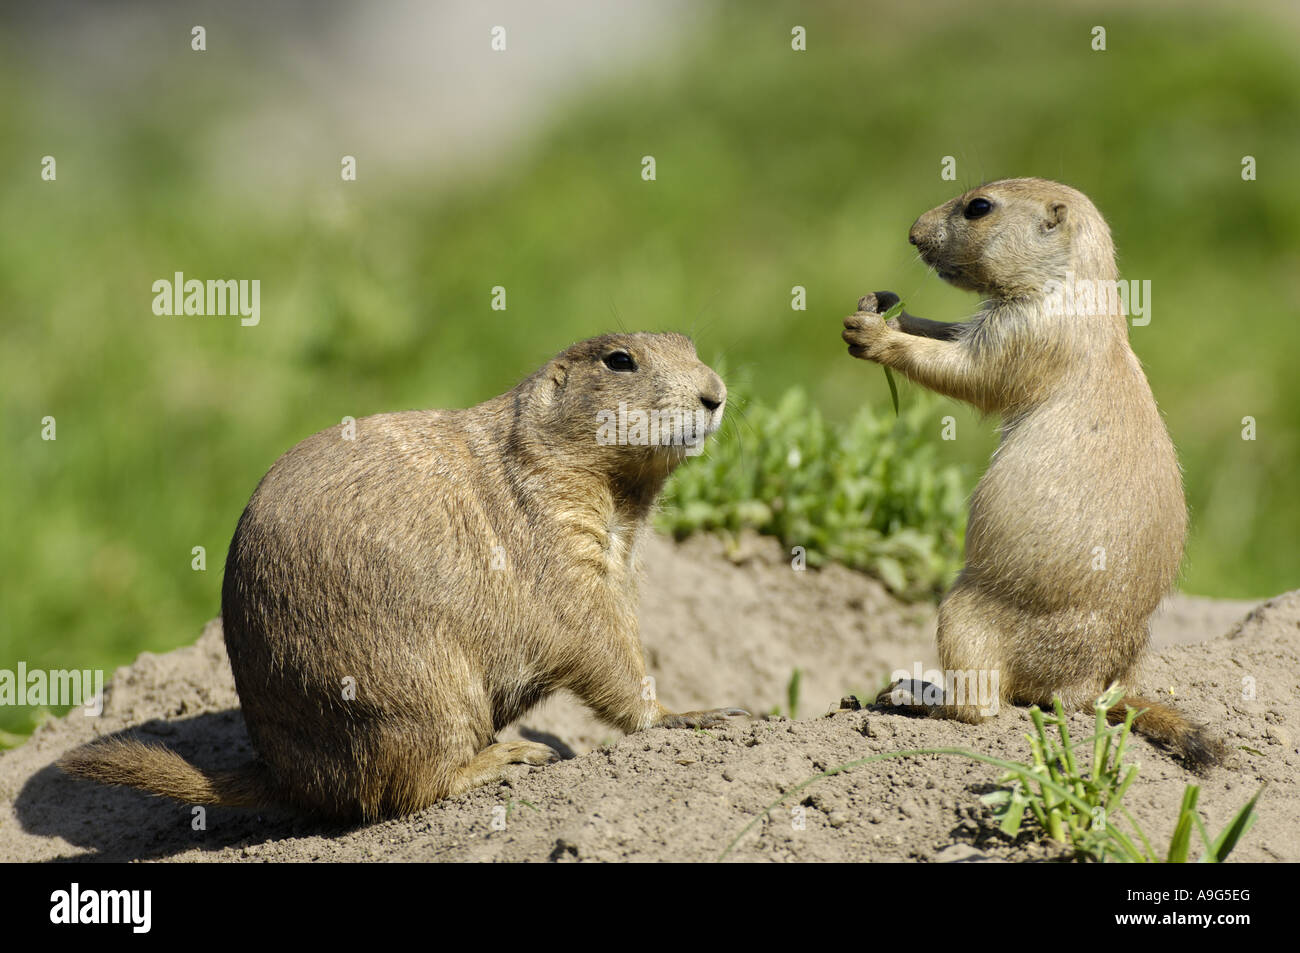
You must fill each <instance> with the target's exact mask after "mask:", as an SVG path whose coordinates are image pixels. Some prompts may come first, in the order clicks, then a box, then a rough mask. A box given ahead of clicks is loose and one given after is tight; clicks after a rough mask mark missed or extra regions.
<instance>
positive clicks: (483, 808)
mask: <svg viewBox="0 0 1300 953" xmlns="http://www.w3.org/2000/svg"><path fill="white" fill-rule="evenodd" d="M647 563H648V567H647V577H646V580H645V585H644V589H643V593H642V619H643V638H644V642H645V646H646V654H647V662H648V664H649V667H650V670H651V672H652V673H653V674H654V675H655V676H656V678H657V680H658V690H659V693H660V697H661V698H663V699H664V702H665V704H668V705H669V706H671V707H675V708H678V709H688V708H697V707H717V706H723V705H740V706H742V707H745V708H747V709H749V710H750V711H751V712H754V713H755V714H756V715H766V714H767V713H770V712H772V711H774V710H776V709H781V710H782V711H784V709H785V707H786V702H785V699H786V686H787V684H788V682H789V680H790V675H791V672H792V671H793V670H794V669H795V668H796V667H797V668H799V669H800V670H801V672H802V677H801V690H800V705H799V709H798V711H797V712H796V719H797V720H794V721H791V720H789V719H788V718H785V717H779V716H778V717H774V718H770V719H767V720H763V719H756V720H754V721H749V722H742V723H738V724H735V725H732V726H728V727H725V728H721V729H714V730H710V731H708V732H690V731H669V730H664V729H658V730H654V731H647V732H644V733H642V734H638V735H631V736H627V737H622V738H620V737H618V736H617V733H616V732H613V731H611V730H610V729H607V728H605V727H603V726H601V725H599V724H598V723H596V722H595V721H594V720H593V719H591V718H590V717H589V716H588V715H587V714H586V713H585V712H584V711H583V710H582V709H581V707H580V706H579V705H577V704H576V703H574V702H573V701H572V700H571V699H567V698H556V699H553V700H552V701H551V702H548V703H547V704H546V705H544V706H542V707H541V708H539V709H537V710H536V711H534V712H533V713H532V714H531V715H530V716H529V717H528V718H527V719H526V720H525V721H524V722H522V723H521V724H519V725H516V726H515V727H514V728H512V729H511V732H510V733H511V734H522V735H525V736H529V737H541V738H543V739H544V740H551V741H552V743H554V744H556V745H557V747H560V748H561V749H562V750H567V752H569V753H571V754H573V757H572V758H570V759H568V760H565V761H563V762H561V763H559V764H556V765H552V766H549V767H546V768H528V767H522V766H521V767H519V768H516V769H512V773H511V775H510V777H509V778H507V779H506V780H505V781H504V782H502V783H501V784H499V785H494V786H491V787H487V788H483V789H480V790H478V791H474V792H471V793H469V794H467V795H465V796H462V797H460V798H456V799H452V800H449V801H445V802H442V803H440V804H438V805H435V806H434V807H432V808H430V809H428V810H426V811H424V812H422V813H420V814H418V815H415V816H413V817H409V818H405V819H402V820H395V821H387V822H383V823H378V824H372V825H369V826H365V827H360V828H352V829H343V828H337V827H322V826H321V825H319V824H317V823H314V822H310V821H306V820H302V819H298V818H294V817H292V816H289V815H284V814H279V813H275V812H269V813H264V814H259V813H256V812H246V811H235V810H223V809H211V810H209V811H208V812H207V828H206V830H200V831H196V830H193V829H192V824H191V809H190V808H188V807H185V806H182V805H178V804H175V803H172V802H169V801H165V800H161V799H157V798H152V797H149V796H146V795H142V794H138V793H135V792H132V791H124V790H114V789H109V788H104V787H100V786H97V785H94V784H90V783H86V782H80V781H73V780H71V779H69V778H66V777H64V776H63V775H62V774H61V773H60V772H58V770H57V769H55V768H54V767H53V762H54V760H55V759H56V758H57V757H58V756H59V755H60V754H61V753H63V752H64V751H66V750H68V749H69V748H71V747H73V746H74V745H76V744H79V743H81V742H82V741H85V740H89V739H90V738H93V737H95V736H96V735H101V734H107V733H112V732H117V731H120V730H123V729H127V728H131V729H134V730H136V731H137V732H138V733H139V734H140V735H141V736H142V737H144V738H146V739H154V740H158V741H161V742H163V743H165V744H168V745H170V746H172V747H174V748H176V749H177V750H178V751H180V752H181V753H182V754H184V755H185V756H186V757H188V758H190V759H192V760H193V761H195V762H196V763H198V764H200V765H202V766H203V767H205V768H223V767H229V766H233V765H234V764H236V763H238V762H239V761H242V760H244V759H246V758H247V757H249V756H250V754H251V750H250V748H249V744H248V739H247V735H246V734H245V732H244V727H243V722H242V720H241V718H240V715H239V712H238V708H237V704H238V702H237V698H236V695H235V691H234V683H233V681H232V679H231V675H230V669H229V665H228V663H227V661H226V657H225V652H224V648H223V645H222V640H221V629H220V622H219V621H214V622H212V623H210V624H209V625H208V626H207V628H206V629H205V630H204V632H203V635H202V637H201V638H200V639H199V641H198V642H197V644H195V645H193V646H190V647H187V648H183V649H178V650H176V651H174V652H170V653H167V654H166V655H152V654H148V653H146V654H144V655H141V656H140V658H139V659H137V660H136V662H135V663H134V664H132V665H130V666H127V667H124V668H122V669H119V670H118V672H117V673H116V674H115V675H114V676H113V679H112V682H111V685H110V688H109V691H108V698H107V703H106V709H105V713H104V715H103V716H102V717H101V718H98V719H92V718H87V717H85V716H84V715H83V714H82V713H80V712H78V711H74V712H73V713H72V714H71V715H69V716H68V717H67V718H64V719H59V720H54V721H51V722H49V723H47V724H46V725H44V726H43V727H42V728H41V729H40V730H39V731H38V732H37V733H36V734H35V735H34V736H33V737H32V739H31V740H30V741H29V742H28V743H27V744H25V745H23V746H22V747H20V748H17V749H14V750H12V751H7V752H0V798H3V802H4V803H3V806H2V807H0V860H25V861H36V860H55V859H76V860H114V861H123V860H135V859H140V860H173V861H241V860H254V861H268V860H298V861H305V860H342V861H351V860H506V861H519V860H538V861H545V860H552V861H576V860H584V861H586V860H712V859H716V858H717V857H718V856H719V855H720V854H721V853H722V852H723V850H724V849H725V848H726V847H727V845H728V844H730V843H731V842H732V841H733V839H735V838H736V837H737V836H738V835H740V834H741V832H742V831H743V830H745V828H746V825H748V824H749V822H750V821H751V820H754V819H755V818H757V817H759V816H760V815H761V814H762V812H763V809H764V808H765V807H767V806H768V805H769V804H771V803H772V802H774V801H776V800H778V799H779V798H781V797H782V796H783V795H785V794H786V793H787V792H788V791H789V790H790V789H791V788H793V787H794V786H795V785H797V784H799V783H800V782H802V781H804V780H806V779H808V778H809V777H811V776H812V775H814V774H816V773H817V772H819V771H822V770H824V769H827V768H830V767H834V766H836V765H839V764H842V763H844V762H847V761H851V760H855V759H859V758H863V757H866V756H868V755H871V754H874V753H878V752H886V751H893V750H900V749H905V748H915V747H933V746H954V745H955V746H961V747H966V748H971V749H975V750H979V751H982V752H986V753H989V754H994V755H998V756H1005V757H1011V758H1015V759H1021V758H1023V757H1024V756H1025V754H1026V750H1025V749H1026V746H1025V743H1024V739H1023V733H1024V731H1025V730H1026V729H1027V727H1028V723H1029V722H1028V716H1027V714H1026V712H1025V711H1024V710H1023V709H1011V710H1007V711H1004V712H1003V713H1002V715H1000V716H999V717H998V718H996V719H993V720H991V721H989V722H986V723H985V724H983V725H979V726H968V725H959V724H954V723H948V722H942V721H931V720H925V719H915V718H909V717H905V716H901V715H893V714H888V713H885V712H883V711H878V710H863V711H845V712H840V713H837V714H833V715H828V714H827V712H828V711H829V710H831V709H834V708H837V707H838V704H837V703H838V700H839V699H840V698H841V697H842V696H844V695H846V694H849V693H852V692H856V693H860V694H865V695H872V694H874V692H875V691H876V690H877V689H878V688H879V687H880V686H882V685H883V684H885V682H886V680H887V677H888V675H889V673H890V671H891V670H893V669H895V668H909V669H910V668H911V667H912V665H913V664H914V663H916V662H920V663H921V664H922V665H923V666H927V667H928V666H930V665H932V664H933V662H934V661H935V658H934V649H933V636H934V610H933V608H930V607H917V606H908V605H903V604H900V603H898V602H897V601H895V600H894V599H892V598H891V597H890V596H889V594H888V593H886V592H885V591H884V590H883V589H882V588H881V587H880V585H879V584H878V583H876V582H875V581H874V580H872V579H869V578H867V577H865V576H862V575H860V574H858V573H854V572H850V571H848V570H846V569H843V568H840V567H837V566H831V567H828V568H826V569H824V570H822V571H820V572H794V571H792V569H791V568H790V566H789V563H788V562H787V559H786V557H785V556H784V555H783V553H782V551H781V549H780V548H779V547H778V546H777V544H776V543H774V542H773V541H772V540H769V539H764V538H759V537H747V538H745V539H743V540H742V541H740V542H739V543H738V544H730V545H729V544H727V543H724V542H723V541H722V540H719V539H717V538H713V537H698V538H693V539H692V540H690V541H688V542H686V543H685V544H682V545H674V544H673V543H671V542H669V541H667V540H663V539H655V540H654V541H653V542H652V544H651V547H650V550H649V553H648V557H647ZM1153 628H1154V634H1155V643H1156V651H1155V652H1154V653H1153V656H1152V658H1151V661H1150V664H1149V665H1148V671H1147V674H1146V678H1145V680H1144V683H1143V684H1142V685H1141V686H1140V687H1141V688H1142V689H1143V690H1144V691H1146V692H1148V693H1155V692H1159V693H1162V694H1163V695H1164V696H1166V697H1168V696H1169V694H1170V693H1171V692H1172V693H1173V696H1174V698H1175V699H1176V700H1177V703H1178V705H1179V706H1180V707H1182V708H1183V709H1184V710H1185V711H1187V712H1188V713H1189V714H1191V715H1192V716H1194V717H1196V718H1198V719H1201V720H1203V721H1206V722H1208V723H1210V724H1212V725H1214V726H1215V728H1216V729H1217V730H1218V731H1219V732H1220V734H1221V735H1222V736H1223V737H1224V738H1225V740H1227V741H1228V743H1229V744H1230V745H1231V746H1232V748H1233V755H1232V758H1231V760H1230V762H1229V765H1228V767H1226V768H1224V769H1219V770H1217V771H1215V772H1214V773H1213V774H1212V775H1211V776H1210V777H1209V778H1207V779H1204V780H1203V781H1202V782H1201V783H1202V793H1201V808H1202V814H1203V816H1204V817H1205V819H1206V821H1207V826H1208V827H1209V828H1210V829H1211V831H1212V832H1217V830H1218V829H1219V828H1220V827H1221V826H1222V825H1223V824H1224V823H1225V822H1226V821H1227V819H1228V818H1229V817H1230V816H1231V814H1232V813H1233V812H1234V811H1235V810H1236V809H1237V808H1238V807H1239V806H1240V805H1241V804H1242V803H1244V802H1245V801H1246V800H1247V799H1248V798H1249V797H1250V795H1251V794H1252V793H1253V792H1254V791H1255V790H1256V789H1257V788H1258V787H1259V784H1260V782H1261V781H1264V780H1267V781H1268V782H1269V787H1268V790H1267V791H1266V793H1265V795H1264V797H1263V799H1262V800H1261V804H1260V818H1259V822H1258V823H1257V824H1256V826H1255V828H1254V829H1253V830H1252V831H1251V832H1250V834H1249V835H1248V836H1247V839H1246V841H1245V842H1244V843H1243V844H1242V845H1241V846H1240V847H1239V849H1238V851H1237V852H1236V853H1235V854H1234V855H1233V857H1234V859H1241V860H1291V861H1295V860H1300V835H1298V834H1297V831H1300V786H1298V785H1297V776H1298V774H1300V752H1298V750H1297V741H1296V738H1295V731H1296V726H1297V725H1298V724H1300V591H1296V592H1291V593H1287V594H1285V595H1282V596H1279V597H1278V598H1276V599H1273V600H1271V601H1269V602H1266V603H1263V604H1261V605H1259V606H1258V607H1254V606H1253V604H1251V603H1229V602H1222V601H1215V600H1206V599H1196V598H1190V597H1183V596H1178V597H1175V598H1174V599H1172V600H1170V601H1169V602H1168V604H1167V605H1166V606H1165V607H1164V608H1162V610H1161V612H1160V613H1159V615H1158V616H1157V618H1156V620H1155V623H1154V627H1153ZM1245 679H1252V680H1253V685H1254V694H1253V697H1250V698H1247V697H1246V694H1247V693H1245V692H1244V691H1243V686H1244V685H1246V684H1248V683H1247V682H1245V681H1243V680H1245ZM787 714H788V713H787ZM1076 722H1077V724H1076V726H1075V729H1076V733H1077V734H1082V733H1084V732H1086V731H1088V730H1089V729H1090V727H1091V726H1090V723H1089V720H1088V719H1087V718H1085V717H1084V716H1082V715H1080V716H1077V718H1076ZM1133 758H1134V759H1135V760H1136V761H1138V762H1139V763H1140V764H1141V765H1142V768H1141V775H1140V778H1139V780H1138V782H1137V784H1136V786H1135V788H1134V789H1133V790H1132V791H1131V792H1130V794H1129V796H1128V804H1129V807H1130V809H1131V810H1133V811H1134V813H1135V814H1136V815H1137V817H1138V818H1139V820H1140V821H1141V822H1142V823H1143V824H1144V826H1146V828H1147V831H1148V833H1149V834H1151V835H1152V836H1153V839H1154V840H1156V842H1157V843H1159V842H1160V840H1161V839H1164V840H1165V841H1167V838H1168V836H1169V834H1170V832H1171V830H1172V825H1173V820H1174V817H1175V815H1176V813H1177V808H1178V802H1179V800H1180V799H1181V795H1182V789H1183V786H1184V785H1185V784H1186V783H1187V781H1189V780H1192V779H1193V777H1192V776H1191V775H1189V774H1188V773H1187V772H1186V771H1184V770H1183V769H1182V768H1181V767H1179V766H1178V765H1177V764H1176V763H1175V762H1174V761H1172V760H1171V759H1170V758H1169V757H1168V756H1167V755H1165V754H1163V753H1161V752H1160V751H1159V750H1157V749H1156V748H1153V747H1151V746H1150V745H1148V744H1147V743H1146V742H1145V741H1142V740H1140V739H1139V740H1137V741H1136V742H1135V744H1134V747H1133ZM995 780H996V770H995V769H993V768H991V767H987V766H984V765H981V764H978V763H975V762H971V761H967V760H965V759H959V758H953V757H941V756H924V757H916V758H907V759H901V760H893V761H886V762H883V763H876V764H870V765H865V766H863V767H860V768H857V769H855V770H853V771H851V772H848V773H845V774H842V775H838V776H836V777H834V778H830V779H826V780H822V781H818V782H817V783H815V784H813V785H811V786H810V787H808V788H807V789H805V790H803V791H800V792H799V793H798V794H797V795H795V796H794V797H793V798H792V799H791V801H790V803H789V804H787V805H783V806H782V807H781V808H780V809H779V810H777V811H774V812H773V813H772V814H771V815H770V816H769V817H768V818H767V819H765V820H762V821H760V822H759V823H757V824H755V825H754V827H753V828H752V829H750V830H749V831H748V833H746V834H745V836H744V837H742V838H741V839H740V840H739V842H738V843H737V844H736V846H735V849H734V851H733V852H732V853H731V855H730V857H731V858H732V859H736V860H747V861H772V860H803V861H809V860H835V861H846V860H853V861H860V860H888V861H902V860H924V861H970V860H985V859H989V860H1001V859H1005V860H1038V859H1052V858H1057V857H1060V856H1062V855H1061V853H1060V852H1059V851H1058V850H1056V849H1055V848H1053V847H1051V846H1046V845H1044V844H1042V843H1040V842H1038V841H1036V840H1035V839H1033V838H1030V837H1027V836H1022V837H1021V838H1020V839H1019V840H1018V841H1017V842H1012V841H1010V840H1008V839H1006V838H1004V837H1003V836H1002V835H1000V834H998V833H997V832H996V831H995V829H994V827H993V825H992V824H991V822H990V820H989V818H988V815H987V812H986V810H985V809H984V808H983V806H982V805H981V803H980V800H979V795H980V794H981V793H984V792H986V791H987V790H990V789H991V786H992V784H993V782H994V781H995ZM793 809H800V811H801V814H802V828H800V826H799V824H798V820H799V818H798V817H796V816H795V815H794V814H793V813H792V810H793Z"/></svg>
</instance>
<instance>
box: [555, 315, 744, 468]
mask: <svg viewBox="0 0 1300 953" xmlns="http://www.w3.org/2000/svg"><path fill="white" fill-rule="evenodd" d="M536 378H537V380H536V384H535V386H534V389H533V394H532V398H531V403H532V405H533V406H532V408H531V410H532V413H533V415H534V419H535V420H536V421H537V423H538V427H539V430H540V433H539V434H538V437H539V438H540V439H541V440H543V441H547V442H549V443H551V444H552V445H553V446H554V447H555V448H556V449H561V450H562V451H563V453H564V455H565V456H566V457H568V458H569V459H571V460H577V461H581V462H582V464H583V465H584V466H587V467H589V468H591V469H593V470H600V471H602V472H605V473H609V474H616V475H622V476H627V477H631V478H633V479H634V480H640V479H641V478H642V477H643V476H644V477H648V478H652V479H653V478H657V479H662V478H663V477H665V476H667V475H668V473H670V472H671V471H672V470H673V468H674V467H676V466H677V464H678V463H680V462H681V461H682V460H683V459H684V458H685V457H687V456H694V455H695V454H698V453H699V452H700V450H701V449H702V447H703V443H704V440H705V438H707V437H709V436H711V435H712V434H714V433H715V432H716V431H717V429H718V428H719V427H720V426H721V425H722V414H723V411H724V410H725V409H726V403H727V388H726V385H725V384H723V382H722V378H720V377H719V376H718V375H717V374H716V373H714V371H713V369H712V368H710V367H709V366H708V365H706V364H704V363H703V362H702V361H701V360H700V359H699V358H698V357H697V356H696V354H695V345H694V344H693V343H692V342H691V339H690V338H688V337H686V336H685V335H682V334H649V333H641V332H638V333H634V334H606V335H602V336H601V337H596V338H589V339H588V340H586V341H580V342H578V343H577V344H575V345H573V346H572V347H570V348H568V349H567V350H565V351H564V352H562V353H561V354H559V355H557V356H556V357H555V358H554V359H552V360H551V362H550V363H549V364H547V365H546V367H544V368H542V370H541V371H539V372H538V374H537V375H536Z"/></svg>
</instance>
